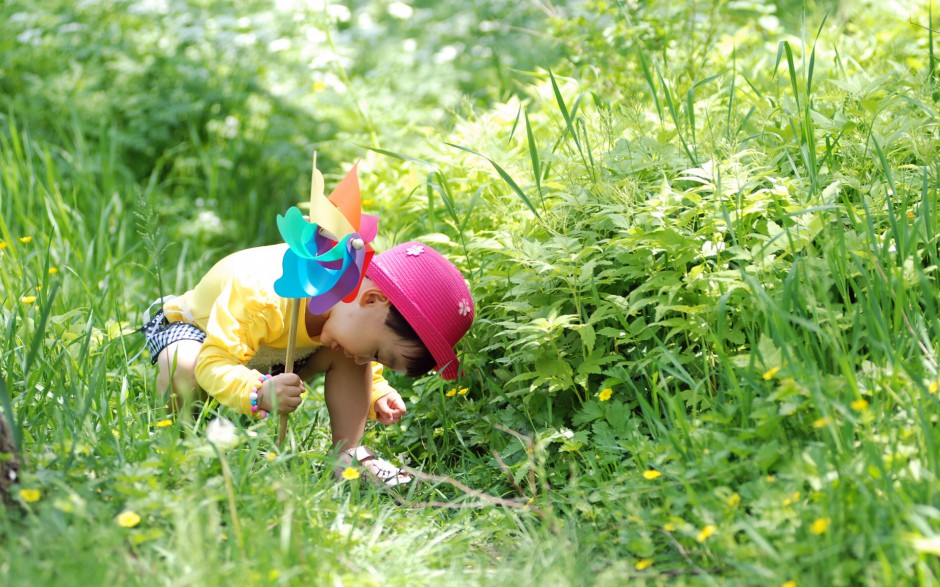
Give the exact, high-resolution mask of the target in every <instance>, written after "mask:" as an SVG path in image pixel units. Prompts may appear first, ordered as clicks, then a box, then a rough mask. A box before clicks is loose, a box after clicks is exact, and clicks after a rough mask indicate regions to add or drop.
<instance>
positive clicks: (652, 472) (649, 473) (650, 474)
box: [643, 469, 662, 481]
mask: <svg viewBox="0 0 940 587" xmlns="http://www.w3.org/2000/svg"><path fill="white" fill-rule="evenodd" d="M660 475H662V473H660V472H659V471H657V470H656V469H649V470H646V471H643V478H644V479H647V480H649V481H652V480H653V479H656V478H657V477H659V476H660Z"/></svg>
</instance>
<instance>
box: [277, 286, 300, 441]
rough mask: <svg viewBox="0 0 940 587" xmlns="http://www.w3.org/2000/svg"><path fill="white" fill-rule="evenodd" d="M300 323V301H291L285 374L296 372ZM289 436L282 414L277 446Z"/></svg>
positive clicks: (285, 417) (292, 299)
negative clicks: (295, 356) (296, 350)
mask: <svg viewBox="0 0 940 587" xmlns="http://www.w3.org/2000/svg"><path fill="white" fill-rule="evenodd" d="M299 322H300V300H299V299H298V298H291V300H290V331H289V334H288V337H289V338H288V340H287V359H286V360H285V361H284V372H285V373H293V372H294V351H295V348H296V346H297V324H298V323H299ZM285 436H287V414H281V418H280V420H279V421H278V423H277V446H278V447H281V446H284V437H285Z"/></svg>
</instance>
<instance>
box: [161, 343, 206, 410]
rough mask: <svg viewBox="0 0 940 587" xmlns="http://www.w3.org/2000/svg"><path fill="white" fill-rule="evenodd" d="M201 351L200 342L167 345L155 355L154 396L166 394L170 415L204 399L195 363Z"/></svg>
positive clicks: (204, 395)
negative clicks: (198, 382)
mask: <svg viewBox="0 0 940 587" xmlns="http://www.w3.org/2000/svg"><path fill="white" fill-rule="evenodd" d="M200 350H202V343H201V342H198V341H195V340H180V341H177V342H174V343H171V344H169V345H167V347H166V348H164V349H163V350H162V351H160V354H159V355H157V367H158V369H159V371H158V372H157V393H159V394H168V395H167V397H168V399H167V406H168V407H169V409H170V411H171V412H173V413H179V412H180V409H181V408H182V407H183V406H184V405H190V404H192V402H193V401H195V400H197V399H205V397H206V394H205V392H203V391H202V390H201V389H199V385H198V384H197V383H196V359H197V358H198V357H199V351H200Z"/></svg>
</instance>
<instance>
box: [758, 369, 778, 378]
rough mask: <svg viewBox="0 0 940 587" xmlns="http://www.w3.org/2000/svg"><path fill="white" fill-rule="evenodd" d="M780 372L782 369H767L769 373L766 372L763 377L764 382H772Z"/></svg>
mask: <svg viewBox="0 0 940 587" xmlns="http://www.w3.org/2000/svg"><path fill="white" fill-rule="evenodd" d="M778 371H780V367H772V368H770V369H767V371H765V372H764V374H763V375H761V377H763V379H764V381H770V380H771V379H773V378H774V375H776V374H777V372H778Z"/></svg>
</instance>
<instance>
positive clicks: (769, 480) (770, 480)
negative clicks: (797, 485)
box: [764, 475, 777, 483]
mask: <svg viewBox="0 0 940 587" xmlns="http://www.w3.org/2000/svg"><path fill="white" fill-rule="evenodd" d="M764 480H765V481H767V483H773V482H774V481H776V480H777V476H776V475H767V476H766V477H765V478H764Z"/></svg>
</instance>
